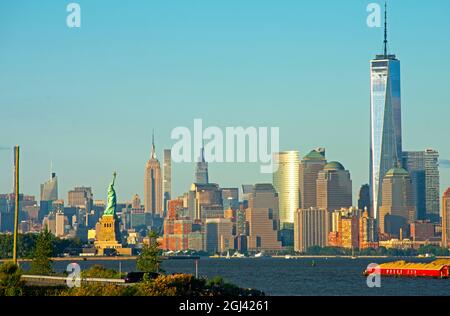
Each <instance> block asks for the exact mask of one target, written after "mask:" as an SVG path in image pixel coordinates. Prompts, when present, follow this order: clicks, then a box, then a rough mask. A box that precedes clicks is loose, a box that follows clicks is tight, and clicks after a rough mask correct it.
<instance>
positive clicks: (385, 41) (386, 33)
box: [384, 1, 388, 58]
mask: <svg viewBox="0 0 450 316" xmlns="http://www.w3.org/2000/svg"><path fill="white" fill-rule="evenodd" d="M387 27H388V24H387V1H386V2H385V3H384V57H385V58H387V55H388V48H387V45H388V29H387Z"/></svg>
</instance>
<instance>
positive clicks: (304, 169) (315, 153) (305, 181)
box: [299, 148, 327, 209]
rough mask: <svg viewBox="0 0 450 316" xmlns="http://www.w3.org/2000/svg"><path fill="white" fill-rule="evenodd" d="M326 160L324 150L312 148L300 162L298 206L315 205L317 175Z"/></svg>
mask: <svg viewBox="0 0 450 316" xmlns="http://www.w3.org/2000/svg"><path fill="white" fill-rule="evenodd" d="M326 163H327V160H326V159H325V150H324V149H322V148H319V149H314V150H312V151H311V152H310V153H309V154H307V155H306V156H305V157H304V158H303V160H302V161H301V163H300V176H299V180H300V208H301V209H309V208H311V207H316V206H317V186H316V181H317V176H318V174H319V171H321V170H323V167H324V166H325V165H326Z"/></svg>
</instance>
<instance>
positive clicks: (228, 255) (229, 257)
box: [225, 250, 231, 259]
mask: <svg viewBox="0 0 450 316" xmlns="http://www.w3.org/2000/svg"><path fill="white" fill-rule="evenodd" d="M225 259H231V256H230V251H229V250H228V251H227V256H226V257H225Z"/></svg>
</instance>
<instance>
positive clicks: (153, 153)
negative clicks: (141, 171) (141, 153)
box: [151, 129, 156, 159]
mask: <svg viewBox="0 0 450 316" xmlns="http://www.w3.org/2000/svg"><path fill="white" fill-rule="evenodd" d="M151 158H152V159H156V151H155V129H153V130H152V154H151Z"/></svg>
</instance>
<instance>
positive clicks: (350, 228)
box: [328, 207, 361, 249]
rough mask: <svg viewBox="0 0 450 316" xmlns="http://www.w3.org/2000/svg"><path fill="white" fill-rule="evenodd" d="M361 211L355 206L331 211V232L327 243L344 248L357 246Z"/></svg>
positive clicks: (358, 245)
mask: <svg viewBox="0 0 450 316" xmlns="http://www.w3.org/2000/svg"><path fill="white" fill-rule="evenodd" d="M360 217H361V211H360V210H358V209H356V208H353V207H351V208H342V209H340V210H336V211H334V212H332V213H331V222H332V225H331V233H330V234H329V235H328V244H329V246H333V247H341V248H346V249H355V248H359V247H360V244H359V240H360V230H361V227H360Z"/></svg>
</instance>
